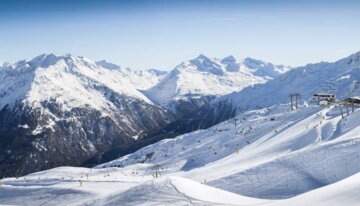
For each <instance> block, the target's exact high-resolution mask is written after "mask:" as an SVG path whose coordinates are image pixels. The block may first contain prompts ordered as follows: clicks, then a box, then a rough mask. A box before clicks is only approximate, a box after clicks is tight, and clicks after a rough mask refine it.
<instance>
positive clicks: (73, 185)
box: [0, 105, 360, 205]
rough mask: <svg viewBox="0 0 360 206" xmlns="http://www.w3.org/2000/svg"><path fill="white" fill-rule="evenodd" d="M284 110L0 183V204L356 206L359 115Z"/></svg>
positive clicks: (316, 109) (251, 113)
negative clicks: (90, 164)
mask: <svg viewBox="0 0 360 206" xmlns="http://www.w3.org/2000/svg"><path fill="white" fill-rule="evenodd" d="M288 108H289V105H278V106H275V107H271V108H266V109H261V110H254V111H249V112H247V113H244V114H241V115H239V116H237V117H236V119H237V121H235V119H232V120H229V121H227V122H223V123H221V124H219V125H216V126H214V127H211V128H209V129H207V130H203V131H197V132H193V133H190V134H186V135H182V136H179V137H177V138H175V139H166V140H163V141H161V142H159V143H156V144H153V145H149V146H147V147H145V148H143V149H141V150H139V151H137V152H135V153H133V154H130V155H127V156H124V157H122V158H120V159H118V160H115V161H112V162H109V163H107V164H104V165H99V166H98V167H97V168H93V169H86V168H72V167H62V168H56V169H52V170H48V171H43V172H39V173H34V174H31V175H28V176H25V177H21V178H19V179H15V178H8V179H4V180H2V182H3V184H4V188H3V189H2V190H0V201H1V202H2V203H5V204H25V205H26V204H29V205H34V204H37V205H38V204H51V205H60V204H71V205H119V204H122V205H169V204H171V205H259V204H261V205H304V204H310V205H329V204H331V205H333V204H335V205H339V204H340V205H341V204H349V205H359V204H358V201H359V199H358V191H359V189H360V188H359V184H358V179H359V171H360V166H359V165H360V164H359V163H360V136H358V134H359V133H360V124H359V119H360V110H359V109H357V110H356V111H355V112H354V113H351V114H350V115H349V116H347V118H346V119H342V118H341V116H340V114H339V108H335V107H329V108H319V107H308V108H306V107H304V108H301V109H299V110H298V111H293V112H289V111H288ZM157 165H158V166H157ZM156 170H158V171H159V173H160V175H161V176H160V178H157V179H156V178H154V177H152V175H154V174H155V172H156ZM79 179H83V186H82V187H80V183H79ZM195 181H196V182H195ZM200 182H202V184H200ZM35 191H36V192H35ZM245 196H248V197H245ZM293 196H295V197H293ZM250 197H252V198H250ZM253 197H258V198H261V199H256V198H253ZM291 197H292V198H291ZM269 198H270V199H272V200H269ZM284 198H289V199H284Z"/></svg>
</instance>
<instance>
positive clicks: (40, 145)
mask: <svg viewBox="0 0 360 206" xmlns="http://www.w3.org/2000/svg"><path fill="white" fill-rule="evenodd" d="M0 99H1V101H0V122H1V124H0V148H1V149H0V175H14V174H16V175H20V174H24V173H29V172H33V171H38V170H42V169H47V168H51V167H54V166H59V165H80V164H82V163H84V162H85V161H87V160H88V159H90V158H92V157H94V156H96V155H101V154H102V153H104V152H106V151H108V150H110V149H112V148H114V147H118V146H122V147H123V148H124V149H126V145H128V144H131V143H133V142H135V141H137V140H139V139H141V138H142V137H144V136H146V135H148V134H151V133H153V132H156V131H157V130H159V129H160V128H162V127H164V126H165V125H166V124H168V122H169V121H170V120H171V117H170V116H169V115H168V114H167V112H165V111H164V110H163V109H162V108H160V107H159V106H157V105H155V104H153V103H152V102H151V101H150V100H149V99H148V98H147V97H146V96H145V95H144V94H143V93H141V92H140V91H139V90H138V88H137V87H136V86H134V85H133V84H132V81H131V80H130V79H129V78H127V75H126V74H124V73H123V72H122V71H121V70H116V69H110V68H105V67H102V66H99V64H96V63H95V62H93V61H91V60H89V59H87V58H85V57H75V56H71V55H64V56H57V55H54V54H44V55H40V56H38V57H36V58H34V59H32V60H30V61H25V60H23V61H19V62H17V63H15V64H12V65H8V66H5V67H4V68H2V69H1V70H0Z"/></svg>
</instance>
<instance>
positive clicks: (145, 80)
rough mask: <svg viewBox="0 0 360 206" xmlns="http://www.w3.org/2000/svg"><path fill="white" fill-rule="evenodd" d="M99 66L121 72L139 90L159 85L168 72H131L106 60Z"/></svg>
mask: <svg viewBox="0 0 360 206" xmlns="http://www.w3.org/2000/svg"><path fill="white" fill-rule="evenodd" d="M96 64H97V65H99V66H102V67H104V68H108V69H112V70H120V71H121V72H122V73H123V75H124V78H126V79H128V80H129V81H130V82H131V83H132V84H133V85H134V86H135V87H136V88H137V89H140V90H145V89H149V88H150V87H152V86H154V85H155V84H157V83H159V82H160V80H161V79H162V78H164V77H165V76H166V74H167V73H168V72H167V71H162V70H158V69H148V70H131V69H130V68H125V69H123V68H121V67H120V66H118V65H116V64H112V63H109V62H107V61H105V60H102V61H98V62H96Z"/></svg>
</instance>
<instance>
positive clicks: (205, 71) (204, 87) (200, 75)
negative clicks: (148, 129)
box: [145, 55, 290, 111]
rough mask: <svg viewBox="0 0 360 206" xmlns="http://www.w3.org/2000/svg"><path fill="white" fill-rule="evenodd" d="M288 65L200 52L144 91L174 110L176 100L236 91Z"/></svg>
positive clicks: (260, 81) (285, 68)
mask: <svg viewBox="0 0 360 206" xmlns="http://www.w3.org/2000/svg"><path fill="white" fill-rule="evenodd" d="M289 69H290V68H289V67H285V66H281V65H273V64H271V63H266V62H262V61H259V60H254V59H250V58H247V59H245V60H242V61H238V60H236V59H235V58H234V57H232V56H229V57H226V58H224V59H215V58H214V59H210V58H208V57H206V56H204V55H200V56H198V57H197V58H195V59H193V60H190V61H186V62H183V63H181V64H180V65H178V66H177V67H175V69H174V70H172V71H171V72H170V73H169V74H168V75H167V76H166V77H164V79H163V80H161V81H160V82H159V83H158V84H156V85H155V86H153V87H152V88H150V89H149V90H147V91H146V92H145V94H146V95H147V96H148V97H149V98H150V99H151V100H152V101H154V102H155V103H157V104H159V105H162V106H165V107H167V108H169V109H171V110H173V111H176V106H174V104H175V102H177V101H191V100H192V99H201V98H202V97H204V96H210V97H216V96H220V95H224V94H228V93H231V92H234V91H240V90H241V89H243V88H245V87H247V86H249V85H254V84H257V83H264V82H266V81H268V80H269V79H272V78H274V77H276V76H278V75H279V74H281V73H284V72H286V71H288V70H289ZM202 104H203V103H202ZM174 107H175V108H174Z"/></svg>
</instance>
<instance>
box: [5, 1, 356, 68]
mask: <svg viewBox="0 0 360 206" xmlns="http://www.w3.org/2000/svg"><path fill="white" fill-rule="evenodd" d="M359 19H360V1H351V0H342V1H331V0H327V1H325V0H319V1H314V0H313V1H309V0H303V1H291V0H288V1H284V0H273V1H272V0H237V1H235V0H208V1H206V0H198V1H196V0H192V1H191V0H172V1H170V0H168V1H165V0H162V1H161V0H152V1H150V0H136V1H135V0H129V1H121V0H118V1H115V0H77V1H75V0H73V1H70V0H58V1H55V0H9V1H0V60H1V61H11V62H14V61H17V60H19V59H31V58H32V57H34V56H37V55H39V54H42V53H57V54H65V53H71V54H74V55H80V56H87V57H89V58H90V59H93V60H100V59H107V60H109V61H111V62H114V63H117V64H119V65H121V66H123V67H131V68H133V69H147V68H160V69H172V68H173V67H174V66H176V65H177V64H179V63H180V62H181V61H184V60H187V59H191V58H194V57H196V56H198V55H199V54H200V53H202V54H205V55H207V56H210V57H225V56H228V55H234V56H235V57H237V58H245V57H248V56H249V57H253V58H258V59H262V60H266V61H269V62H274V63H278V64H287V65H293V66H299V65H304V64H307V63H313V62H319V61H335V60H337V59H339V58H342V57H345V56H348V55H350V54H351V53H355V52H357V51H360V40H359V36H360V21H359Z"/></svg>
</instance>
